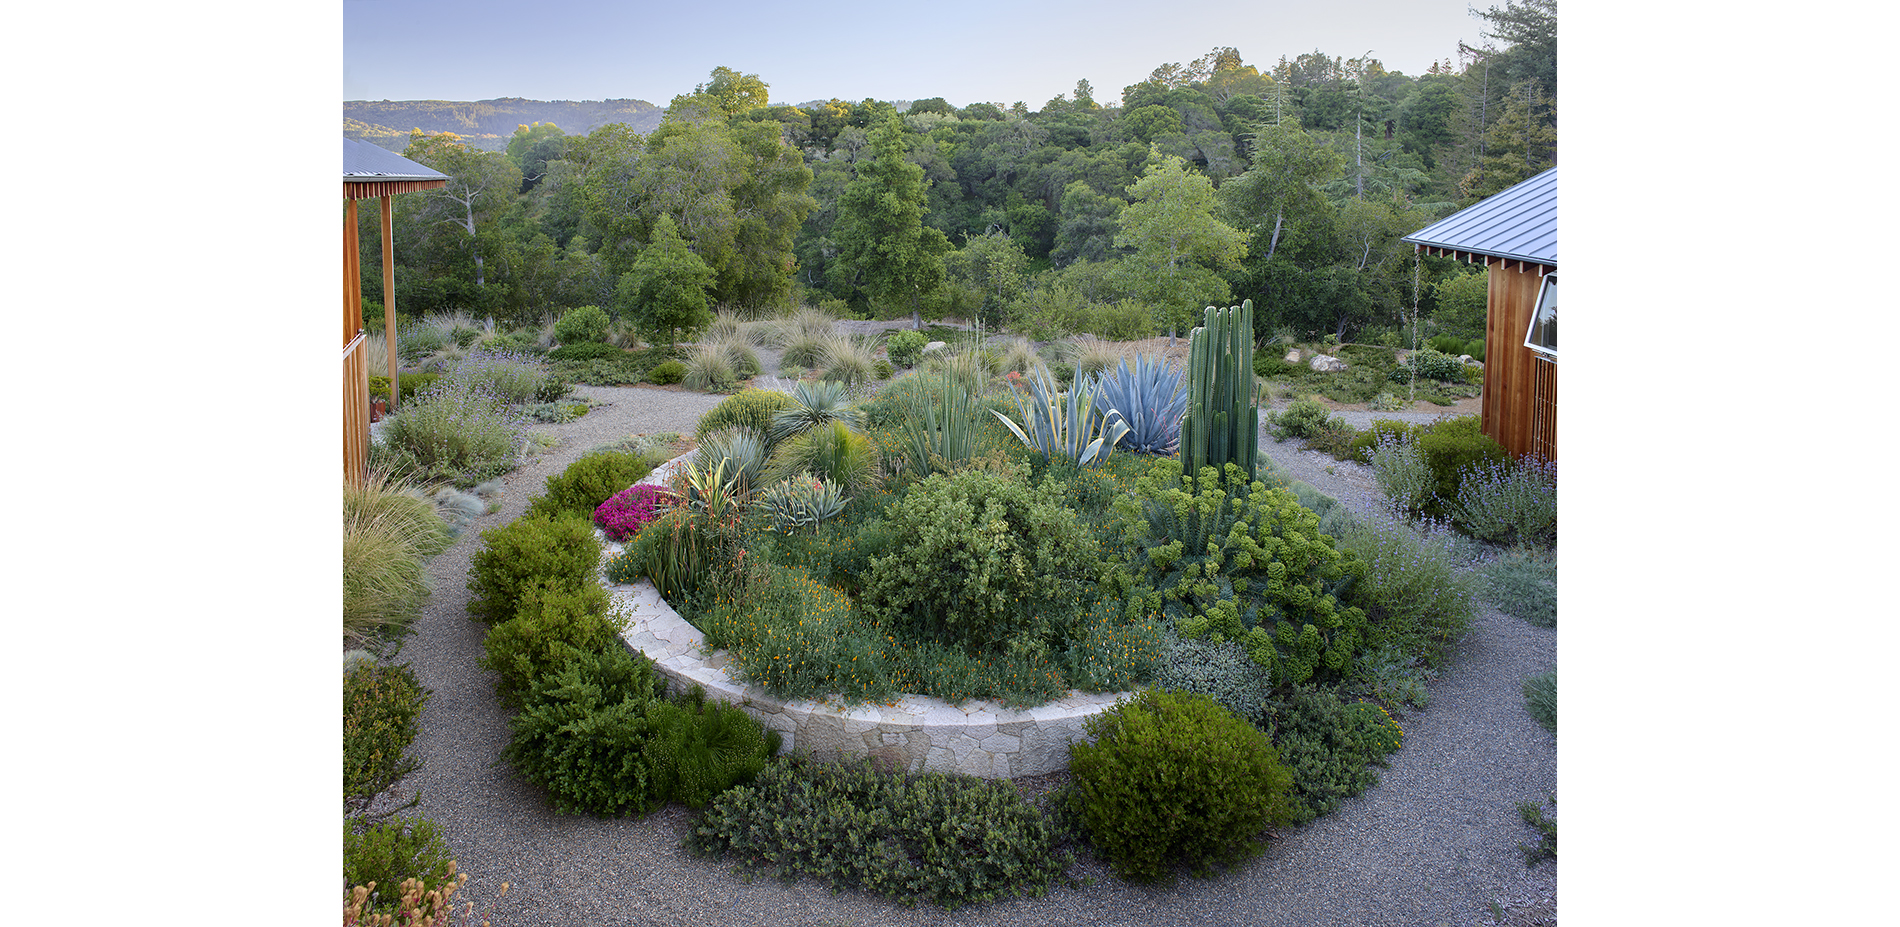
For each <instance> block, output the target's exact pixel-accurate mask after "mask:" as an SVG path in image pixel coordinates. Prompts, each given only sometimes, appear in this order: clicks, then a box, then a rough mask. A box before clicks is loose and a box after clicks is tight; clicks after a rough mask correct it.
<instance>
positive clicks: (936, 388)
mask: <svg viewBox="0 0 1900 927" xmlns="http://www.w3.org/2000/svg"><path fill="white" fill-rule="evenodd" d="M904 397H905V405H906V408H905V412H904V420H903V421H904V436H903V442H902V444H901V445H900V450H899V455H898V456H899V462H900V464H901V466H902V467H903V469H904V471H905V472H907V473H910V474H912V475H914V476H916V477H917V478H918V479H923V478H924V477H927V476H929V475H930V474H932V473H943V472H948V471H949V470H950V469H951V468H952V467H953V466H955V465H956V464H957V463H958V462H960V461H965V460H969V459H970V458H971V457H974V456H976V410H977V407H978V406H977V401H976V396H975V395H974V394H973V393H971V392H970V391H969V390H967V389H964V388H963V386H962V385H961V384H960V383H959V382H958V381H957V378H956V377H955V376H954V375H952V374H951V373H949V372H948V371H945V372H943V373H942V374H941V375H939V376H938V377H935V378H933V379H932V380H931V381H930V382H929V384H928V386H926V387H925V388H923V389H919V390H915V391H906V392H905V394H904Z"/></svg>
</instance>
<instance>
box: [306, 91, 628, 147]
mask: <svg viewBox="0 0 1900 927" xmlns="http://www.w3.org/2000/svg"><path fill="white" fill-rule="evenodd" d="M660 116H661V111H660V108H659V107H657V106H654V105H653V104H651V103H648V102H647V101H645V100H585V101H581V102H575V101H571V100H554V101H544V100H523V99H520V98H519V97H511V98H508V99H502V100H478V101H476V102H473V103H454V102H450V101H448V100H403V101H399V102H392V101H389V100H380V101H369V100H351V101H346V102H345V103H344V104H343V134H344V136H345V137H348V138H354V139H360V140H362V141H366V142H369V143H371V144H373V145H381V146H383V147H384V148H387V149H389V150H391V151H397V152H400V151H402V150H403V148H404V146H406V145H408V144H409V133H410V131H411V130H414V129H421V130H422V131H423V132H424V133H426V134H431V135H432V134H435V133H438V132H453V133H455V134H456V135H459V136H461V138H462V143H463V144H465V145H467V146H469V147H471V148H476V149H480V150H482V151H500V150H501V149H503V148H504V147H506V146H507V145H508V139H509V137H510V136H512V135H514V132H515V127H516V126H523V125H533V124H534V123H537V122H546V123H552V124H554V125H558V126H561V127H562V128H564V129H566V130H567V131H570V132H580V133H583V134H584V133H587V132H592V131H593V130H595V129H597V128H599V127H601V126H604V125H611V124H613V123H616V122H623V123H626V124H627V125H630V126H632V127H633V128H634V130H635V131H639V132H650V131H652V130H653V127H654V126H657V125H659V124H660Z"/></svg>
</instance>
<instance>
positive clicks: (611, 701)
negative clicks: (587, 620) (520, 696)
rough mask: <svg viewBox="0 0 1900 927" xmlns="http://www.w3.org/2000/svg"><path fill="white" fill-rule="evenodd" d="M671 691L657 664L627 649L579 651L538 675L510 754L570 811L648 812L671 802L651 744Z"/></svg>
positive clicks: (515, 723) (516, 723)
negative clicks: (659, 704)
mask: <svg viewBox="0 0 1900 927" xmlns="http://www.w3.org/2000/svg"><path fill="white" fill-rule="evenodd" d="M665 691H666V683H665V680H664V679H663V678H661V677H660V675H659V674H658V673H656V672H655V671H654V669H653V661H651V660H648V659H647V658H646V657H644V656H636V655H634V654H633V653H630V652H628V651H627V649H626V648H625V647H609V648H607V649H606V650H603V651H600V652H598V653H577V654H575V655H574V656H573V657H572V658H571V659H569V660H568V661H567V662H565V663H563V664H562V665H561V667H560V669H558V670H556V671H555V672H553V673H550V674H548V675H545V676H541V677H539V678H537V679H535V681H534V684H533V686H532V688H531V689H530V690H529V692H528V695H527V698H526V699H524V700H523V706H522V709H521V712H520V713H519V714H517V715H515V716H514V718H513V719H511V720H510V721H509V722H508V724H509V727H510V729H511V730H512V732H513V733H512V735H511V737H510V739H509V741H508V746H507V748H506V749H504V750H503V752H502V757H503V758H504V759H506V760H507V761H508V762H509V763H510V764H511V765H513V766H514V768H515V769H516V770H517V771H518V772H520V773H521V776H522V778H524V779H526V780H528V781H529V782H531V783H534V784H535V785H538V786H540V787H542V788H544V789H546V790H547V792H548V797H549V798H550V799H552V801H553V803H554V808H555V810H557V811H559V812H561V813H562V814H581V813H588V814H598V815H602V816H607V817H617V816H620V815H625V814H644V813H646V812H648V811H651V810H653V809H654V808H657V807H659V806H660V804H662V803H663V802H665V800H666V793H665V791H664V789H663V784H662V783H661V782H660V781H659V780H660V777H659V776H658V775H657V774H656V773H657V771H656V770H655V768H654V766H655V763H654V761H655V759H656V758H657V754H655V753H654V752H653V751H650V750H649V749H648V747H649V746H650V745H651V743H652V739H653V721H652V719H651V717H650V710H651V708H652V705H653V702H654V701H655V700H656V699H659V698H660V697H661V696H662V695H663V694H664V693H665Z"/></svg>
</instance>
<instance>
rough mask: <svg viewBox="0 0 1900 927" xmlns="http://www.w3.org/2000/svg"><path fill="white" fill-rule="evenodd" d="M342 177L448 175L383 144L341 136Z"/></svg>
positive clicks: (437, 177) (434, 177)
mask: <svg viewBox="0 0 1900 927" xmlns="http://www.w3.org/2000/svg"><path fill="white" fill-rule="evenodd" d="M343 179H344V180H447V179H449V175H447V174H444V173H442V172H441V171H438V170H436V169H434V168H431V167H425V166H423V165H421V164H417V163H416V162H414V161H411V160H409V159H408V158H405V157H403V156H402V155H399V154H397V153H395V152H393V151H390V150H389V149H387V148H383V147H381V146H379V145H373V144H370V143H369V142H360V141H357V140H356V139H353V138H348V137H345V138H344V139H343Z"/></svg>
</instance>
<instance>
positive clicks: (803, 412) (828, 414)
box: [772, 380, 863, 442]
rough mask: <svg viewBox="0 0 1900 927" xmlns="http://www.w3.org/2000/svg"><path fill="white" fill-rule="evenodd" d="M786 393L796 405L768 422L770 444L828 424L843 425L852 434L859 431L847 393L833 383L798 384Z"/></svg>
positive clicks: (860, 425)
mask: <svg viewBox="0 0 1900 927" xmlns="http://www.w3.org/2000/svg"><path fill="white" fill-rule="evenodd" d="M790 392H791V396H792V400H793V401H794V402H797V403H798V405H796V406H793V407H792V408H790V409H786V410H785V411H783V412H780V413H779V414H778V415H776V416H774V417H773V418H772V440H773V441H774V442H777V441H783V440H785V439H786V438H789V437H791V436H792V435H795V434H798V433H799V432H802V431H805V430H807V429H810V428H814V427H816V426H818V425H823V424H826V423H829V422H844V423H845V424H846V425H849V426H850V427H851V428H852V429H853V430H860V429H862V428H863V416H862V415H861V414H859V412H858V411H857V410H856V409H854V408H852V407H851V395H850V392H849V391H848V390H847V389H846V388H845V385H844V384H843V383H841V382H839V381H837V380H816V381H807V380H800V381H798V382H796V383H793V384H792V387H791V390H790Z"/></svg>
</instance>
